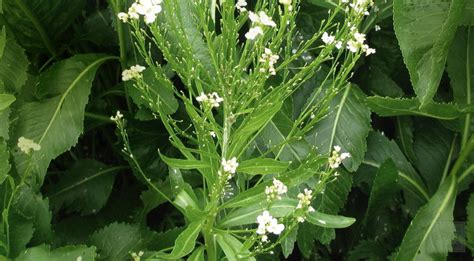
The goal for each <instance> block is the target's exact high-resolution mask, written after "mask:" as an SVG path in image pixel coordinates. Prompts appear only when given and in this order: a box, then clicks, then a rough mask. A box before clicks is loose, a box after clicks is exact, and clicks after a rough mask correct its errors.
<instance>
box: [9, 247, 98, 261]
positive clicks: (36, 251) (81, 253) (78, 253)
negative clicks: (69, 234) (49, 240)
mask: <svg viewBox="0 0 474 261" xmlns="http://www.w3.org/2000/svg"><path fill="white" fill-rule="evenodd" d="M15 260H17V261H37V260H48V261H78V260H82V261H94V260H95V247H88V246H65V247H61V248H57V249H54V250H51V249H50V246H47V245H41V246H37V247H32V248H28V249H27V250H25V252H23V253H21V255H20V256H18V257H17V258H16V259H15Z"/></svg>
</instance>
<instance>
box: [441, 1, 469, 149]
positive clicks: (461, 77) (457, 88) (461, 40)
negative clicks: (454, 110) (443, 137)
mask: <svg viewBox="0 0 474 261" xmlns="http://www.w3.org/2000/svg"><path fill="white" fill-rule="evenodd" d="M470 2H471V3H472V1H470ZM447 72H448V76H449V79H450V80H451V88H452V89H453V96H454V101H455V102H456V103H457V104H464V105H471V106H473V105H474V26H471V27H459V29H458V31H457V33H456V36H455V37H454V41H453V45H452V46H451V50H450V51H449V56H448V62H447ZM459 123H460V124H459V126H460V129H461V133H462V141H461V142H462V144H463V145H462V146H464V144H466V142H467V139H468V138H469V136H470V135H471V133H472V132H473V131H474V117H472V112H471V113H468V114H466V115H465V116H464V117H462V118H461V119H459Z"/></svg>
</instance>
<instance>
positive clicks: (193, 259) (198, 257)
mask: <svg viewBox="0 0 474 261" xmlns="http://www.w3.org/2000/svg"><path fill="white" fill-rule="evenodd" d="M205 250H206V249H205V248H204V247H203V246H200V247H198V248H196V249H195V250H194V251H193V253H192V254H191V255H190V256H189V257H188V259H186V261H205V259H204V251H205Z"/></svg>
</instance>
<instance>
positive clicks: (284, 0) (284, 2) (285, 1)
mask: <svg viewBox="0 0 474 261" xmlns="http://www.w3.org/2000/svg"><path fill="white" fill-rule="evenodd" d="M278 2H279V3H280V4H282V5H291V0H280V1H278Z"/></svg>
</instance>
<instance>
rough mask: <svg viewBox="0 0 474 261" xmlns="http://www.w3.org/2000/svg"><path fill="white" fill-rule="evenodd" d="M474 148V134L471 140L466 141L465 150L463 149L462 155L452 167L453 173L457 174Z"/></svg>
mask: <svg viewBox="0 0 474 261" xmlns="http://www.w3.org/2000/svg"><path fill="white" fill-rule="evenodd" d="M473 149H474V134H473V135H471V137H470V138H469V140H468V141H467V142H466V146H464V148H463V150H462V151H461V155H459V158H458V159H457V160H456V162H455V163H454V166H453V168H452V169H451V172H450V174H451V175H457V174H458V172H459V170H460V169H461V167H462V165H463V164H464V162H465V161H466V159H467V158H468V157H469V156H470V155H471V154H470V153H471V151H472V150H473Z"/></svg>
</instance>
